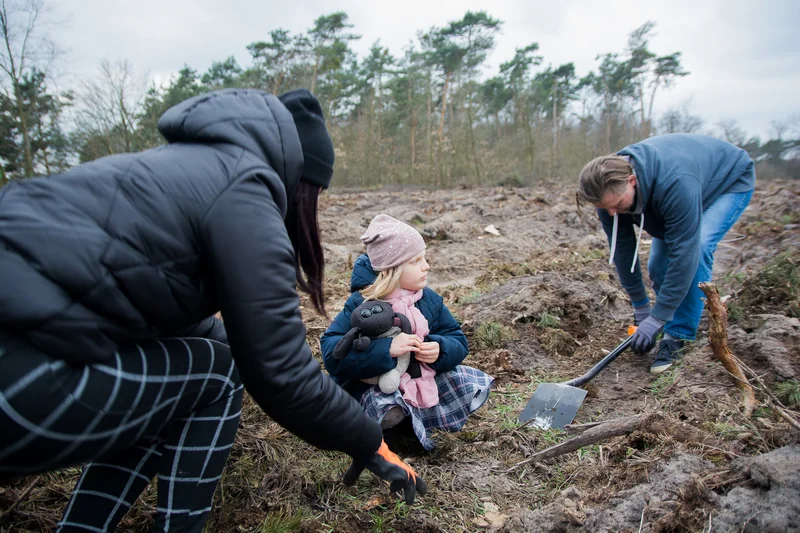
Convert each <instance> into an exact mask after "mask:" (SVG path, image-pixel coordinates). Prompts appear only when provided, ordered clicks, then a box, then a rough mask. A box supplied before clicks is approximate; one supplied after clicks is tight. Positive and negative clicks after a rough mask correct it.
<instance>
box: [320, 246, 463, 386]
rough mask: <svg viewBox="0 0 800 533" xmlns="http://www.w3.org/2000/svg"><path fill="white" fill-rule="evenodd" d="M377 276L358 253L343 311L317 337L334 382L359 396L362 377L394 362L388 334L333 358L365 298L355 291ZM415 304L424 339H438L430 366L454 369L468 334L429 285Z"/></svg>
mask: <svg viewBox="0 0 800 533" xmlns="http://www.w3.org/2000/svg"><path fill="white" fill-rule="evenodd" d="M376 277H377V275H376V274H375V271H374V270H372V265H371V264H370V262H369V258H368V257H367V256H366V255H362V256H360V257H359V258H358V259H357V260H356V264H355V266H354V267H353V275H352V276H351V278H350V291H351V292H352V294H351V295H350V297H349V298H348V299H347V302H345V304H344V309H342V312H341V313H339V314H338V315H337V317H336V319H335V320H334V321H333V323H332V324H331V325H330V327H328V330H327V331H326V332H325V334H324V335H323V336H322V338H321V339H320V345H321V346H322V357H323V360H324V362H325V368H326V369H327V370H328V372H329V373H330V375H331V376H332V377H333V379H334V380H335V381H336V382H337V383H339V384H341V385H342V386H343V387H344V388H345V389H346V390H347V391H348V392H349V393H350V394H352V395H353V396H354V397H356V398H361V395H362V394H363V393H364V391H366V390H367V389H368V388H369V387H370V385H368V384H367V383H364V382H363V381H361V379H364V378H371V377H374V376H379V375H381V374H385V373H386V372H388V371H389V370H391V369H393V368H394V367H395V366H396V365H397V359H395V358H394V357H392V356H391V355H389V347H390V346H391V344H392V339H388V338H387V339H377V340H375V341H373V342H371V343H370V346H369V349H367V350H365V351H363V352H360V351H358V350H355V349H353V350H351V351H350V353H349V354H347V355H346V356H345V357H344V358H342V359H334V358H333V349H334V348H335V347H336V344H337V343H338V342H339V340H340V339H341V338H342V337H343V336H344V335H345V333H347V332H348V331H349V330H350V315H351V314H352V313H353V310H354V309H355V308H356V307H358V306H359V305H360V304H361V302H363V301H364V297H363V296H361V293H360V292H358V291H359V290H361V289H363V288H365V287H367V286H369V285H371V284H372V283H373V282H374V281H375V278H376ZM415 306H416V307H417V308H418V309H419V310H420V311H421V312H422V314H423V316H425V319H426V320H427V321H428V329H429V330H430V333H429V334H428V336H427V337H425V341H426V342H430V341H435V342H438V343H439V359H437V360H436V362H434V363H433V364H432V365H430V366H431V368H433V369H434V370H436V371H437V372H446V371H448V370H453V369H454V368H455V367H456V366H458V365H459V364H461V362H462V361H463V360H464V358H465V357H466V356H467V353H469V348H468V346H467V337H466V336H465V335H464V333H463V332H462V331H461V326H459V324H458V322H456V319H455V318H453V315H451V314H450V311H449V310H448V309H447V306H446V305H444V300H443V299H442V297H441V296H439V295H438V294H436V292H434V291H433V290H431V289H429V288H428V287H425V288H424V289H422V298H420V299H419V300H418V301H417V303H416V304H415Z"/></svg>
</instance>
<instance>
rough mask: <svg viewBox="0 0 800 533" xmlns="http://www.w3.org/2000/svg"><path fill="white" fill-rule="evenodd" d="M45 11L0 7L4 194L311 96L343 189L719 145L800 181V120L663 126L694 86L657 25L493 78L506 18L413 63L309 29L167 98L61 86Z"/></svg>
mask: <svg viewBox="0 0 800 533" xmlns="http://www.w3.org/2000/svg"><path fill="white" fill-rule="evenodd" d="M44 2H45V0H0V32H2V36H3V37H4V41H3V44H2V45H0V46H2V48H3V49H2V50H1V51H0V74H2V75H3V78H2V92H0V111H1V113H0V162H1V163H2V167H1V168H2V176H0V182H1V183H0V184H3V183H6V182H7V181H8V180H11V179H18V178H25V177H30V176H34V175H42V174H53V173H57V172H61V171H63V170H65V169H67V168H69V167H70V166H72V165H74V164H76V163H78V162H86V161H91V160H93V159H97V158H99V157H103V156H106V155H109V154H115V153H121V152H131V151H138V150H142V149H147V148H151V147H155V146H158V145H159V144H161V143H163V142H164V140H163V138H161V136H160V134H159V133H158V131H157V128H156V124H157V121H158V119H159V117H160V116H161V115H162V114H163V113H164V111H166V110H167V109H168V108H169V107H171V106H173V105H175V104H176V103H178V102H180V101H182V100H184V99H186V98H189V97H191V96H195V95H199V94H202V93H205V92H208V91H212V90H216V89H220V88H232V87H241V88H257V89H262V90H266V91H270V92H273V93H281V92H284V91H287V90H290V89H294V88H298V87H306V88H309V89H310V90H311V91H312V92H313V93H314V94H316V95H317V96H318V98H319V99H320V101H321V102H322V104H323V107H324V110H325V113H326V116H327V119H328V124H329V128H330V130H331V133H332V136H333V138H334V142H335V147H336V157H337V164H336V181H337V185H340V186H342V185H346V186H358V187H363V186H373V185H382V184H420V185H426V186H435V187H446V186H453V185H459V184H468V185H472V184H474V185H494V184H498V183H505V184H519V185H522V184H530V183H533V182H535V181H537V180H542V179H574V177H575V176H576V175H577V173H578V171H579V170H580V168H581V166H582V165H583V164H584V163H585V162H586V161H588V160H589V159H591V158H592V157H594V156H596V155H599V154H602V153H610V152H612V151H613V150H615V149H618V148H620V147H622V146H624V145H625V144H628V143H631V142H635V141H637V140H639V139H642V138H645V137H647V136H649V135H653V134H661V133H671V132H681V131H683V132H709V131H713V133H714V134H715V135H717V136H721V137H723V138H726V139H727V140H729V141H731V142H733V143H735V144H737V145H739V146H742V147H743V148H745V149H747V150H748V151H749V152H750V153H751V155H752V156H753V157H754V158H755V159H756V160H757V161H759V165H760V166H761V167H762V169H766V170H768V172H769V173H770V174H771V175H776V176H788V177H800V164H798V158H797V151H798V146H800V140H798V138H799V137H800V128H798V126H800V120H798V118H797V117H796V116H795V117H794V119H789V120H783V121H774V122H773V130H775V133H774V135H773V138H770V139H768V140H766V141H764V142H762V141H761V139H759V138H758V137H749V136H747V135H746V133H745V132H744V131H743V130H742V129H741V128H740V127H739V126H738V125H737V124H736V122H735V121H732V120H728V121H723V122H721V123H719V124H716V125H715V128H714V129H713V130H704V127H705V125H704V123H703V121H702V119H700V118H699V117H698V116H695V115H693V114H692V113H691V110H690V108H689V106H688V104H685V105H683V106H679V107H677V108H673V109H668V110H667V111H666V112H664V113H662V114H661V115H660V116H658V117H657V116H654V110H655V109H656V106H655V102H656V99H657V97H658V96H659V95H660V94H661V93H662V92H663V91H664V90H665V89H668V88H670V87H671V86H672V85H673V84H674V82H675V81H676V80H677V79H678V78H680V77H683V76H688V75H690V73H689V72H687V71H686V70H685V69H684V67H683V65H682V62H681V52H678V51H674V52H670V53H667V54H663V55H661V54H660V53H657V52H655V51H654V50H652V49H651V39H652V37H653V36H654V32H655V23H654V22H652V21H648V22H646V23H645V24H643V25H642V26H640V27H639V28H637V29H635V30H634V31H633V32H632V33H631V34H630V35H629V38H628V42H627V46H626V47H625V48H624V49H623V50H620V51H617V52H605V53H602V54H600V55H598V56H597V64H596V67H595V68H594V69H593V70H592V71H590V72H588V73H586V74H584V75H582V76H581V75H579V74H578V73H577V72H576V69H575V66H574V64H573V63H565V64H562V65H553V64H551V63H548V62H547V61H546V60H545V57H544V56H543V55H542V53H541V51H540V50H539V45H538V43H536V42H531V43H529V44H527V45H526V46H524V47H521V48H517V49H516V51H515V53H514V55H513V57H510V58H507V60H506V61H504V62H502V63H501V64H500V66H499V68H498V69H497V71H496V72H494V73H492V74H490V75H489V76H485V75H484V74H483V72H484V70H485V67H486V65H485V64H486V59H487V56H488V54H489V53H490V52H491V51H492V49H493V48H494V45H495V39H496V36H497V34H498V32H499V31H500V29H501V27H502V24H503V23H502V21H500V20H498V19H496V18H493V17H492V16H490V15H489V14H488V13H487V12H485V11H478V12H473V11H467V12H466V13H465V14H464V16H463V18H461V19H458V20H454V21H451V22H448V23H447V24H445V25H443V26H434V27H431V28H429V29H427V30H421V31H419V32H417V34H416V36H415V38H414V39H412V40H410V41H409V44H408V45H407V46H406V47H405V48H404V50H403V51H402V54H401V55H398V56H395V55H393V54H392V53H391V52H390V51H389V50H388V49H387V48H386V47H384V46H382V45H381V43H380V41H378V42H375V43H374V44H373V45H372V46H371V48H370V51H369V53H368V54H367V55H366V57H363V58H360V57H358V56H357V55H356V54H355V53H354V51H353V50H352V45H353V43H354V42H355V41H357V40H359V39H360V38H361V37H360V36H359V35H358V34H357V33H354V32H353V25H352V24H350V23H349V19H348V15H347V14H346V13H344V12H335V13H330V14H326V15H322V16H320V17H318V18H317V19H316V20H314V22H313V25H312V26H311V27H310V28H309V29H308V30H307V31H305V32H302V33H296V34H293V33H291V32H290V31H288V30H285V29H275V30H272V31H270V32H269V35H268V36H265V37H266V38H265V40H263V41H256V42H253V43H250V44H249V45H248V46H247V51H248V53H249V64H248V65H240V64H239V63H238V62H237V60H236V59H235V58H234V56H230V57H228V58H226V59H222V60H220V61H214V62H213V63H212V65H211V66H210V67H209V68H208V70H206V71H205V72H198V71H197V70H195V69H193V68H192V67H190V66H189V65H185V66H184V67H183V68H182V69H181V70H180V71H179V72H178V73H177V74H175V75H174V76H173V77H172V78H171V79H170V80H168V81H167V82H165V83H162V84H160V85H156V84H153V83H149V84H148V81H147V80H146V78H145V77H144V76H143V75H141V74H138V73H137V72H136V70H135V69H134V67H133V66H132V65H131V64H130V62H128V61H126V60H117V61H110V60H103V61H102V62H101V63H100V66H99V68H98V71H97V74H96V76H95V77H93V78H91V79H87V80H83V81H82V82H81V83H80V84H79V85H78V86H77V87H75V88H73V89H72V90H69V91H56V90H53V89H51V86H52V85H53V77H52V75H51V73H50V69H49V66H50V65H52V63H53V61H54V60H55V59H57V56H58V51H59V47H58V44H57V43H54V42H51V41H49V40H48V37H47V36H46V35H47V32H46V31H45V28H44V27H43V25H44V22H43V20H44V18H43V17H44V15H45V12H46V8H47V6H46V5H45V3H44Z"/></svg>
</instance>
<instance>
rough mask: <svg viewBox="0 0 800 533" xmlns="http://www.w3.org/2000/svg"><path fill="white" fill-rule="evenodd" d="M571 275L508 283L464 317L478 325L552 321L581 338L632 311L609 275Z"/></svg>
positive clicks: (476, 302)
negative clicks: (609, 318) (601, 322)
mask: <svg viewBox="0 0 800 533" xmlns="http://www.w3.org/2000/svg"><path fill="white" fill-rule="evenodd" d="M587 278H589V276H587V275H581V274H575V273H569V272H564V273H560V272H543V273H541V274H536V275H534V276H522V277H517V278H513V279H511V280H509V281H508V282H507V283H505V284H503V285H501V286H499V287H496V288H495V289H493V290H492V291H491V292H489V293H487V294H485V295H482V296H480V297H478V298H476V299H475V300H474V301H473V302H472V303H470V304H469V305H467V306H466V307H465V309H464V316H465V318H467V319H468V320H470V321H471V322H473V323H475V324H481V323H484V322H499V323H501V324H505V325H513V324H516V323H518V322H522V323H529V322H536V323H540V322H542V321H545V322H547V321H548V320H551V321H553V322H554V324H560V327H562V328H567V329H572V330H575V331H574V334H576V335H577V336H579V337H580V336H582V335H581V332H582V331H583V330H585V329H586V328H591V327H593V326H595V324H596V322H597V319H599V318H601V317H602V318H605V317H607V316H608V315H610V314H623V313H629V312H630V304H629V303H628V299H627V297H626V296H625V295H624V294H623V293H622V292H621V291H620V290H619V289H618V288H617V287H615V286H614V285H612V284H611V282H610V281H609V280H608V277H607V276H603V277H601V278H600V279H597V278H595V279H587Z"/></svg>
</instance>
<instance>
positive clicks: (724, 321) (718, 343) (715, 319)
mask: <svg viewBox="0 0 800 533" xmlns="http://www.w3.org/2000/svg"><path fill="white" fill-rule="evenodd" d="M700 290H702V291H703V293H705V295H706V307H707V309H708V315H709V323H708V338H709V340H710V341H711V348H712V349H713V350H714V355H715V356H716V357H717V359H719V360H720V361H721V362H722V364H723V366H724V367H725V369H726V370H727V371H728V372H729V373H730V374H731V375H732V376H733V377H734V378H736V386H737V387H739V389H740V390H741V391H742V403H743V404H744V414H745V416H746V417H748V418H750V416H751V415H752V414H753V409H755V407H756V403H757V402H756V395H755V392H754V391H753V387H752V386H751V385H750V382H748V381H747V377H745V375H744V372H743V371H742V367H741V366H740V365H739V363H738V362H737V360H736V358H735V357H734V355H733V353H731V350H730V348H728V309H727V308H726V307H725V304H723V303H722V301H721V300H720V297H719V291H718V290H717V286H716V285H714V284H713V283H701V284H700Z"/></svg>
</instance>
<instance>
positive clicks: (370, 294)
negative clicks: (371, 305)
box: [361, 265, 403, 300]
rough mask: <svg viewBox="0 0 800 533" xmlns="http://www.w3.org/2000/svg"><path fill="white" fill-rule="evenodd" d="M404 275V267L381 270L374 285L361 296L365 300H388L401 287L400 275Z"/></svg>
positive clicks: (362, 292) (363, 291)
mask: <svg viewBox="0 0 800 533" xmlns="http://www.w3.org/2000/svg"><path fill="white" fill-rule="evenodd" d="M402 273H403V265H398V266H396V267H392V268H387V269H386V270H381V271H380V272H378V277H377V278H376V279H375V281H373V282H372V285H370V286H369V287H367V288H365V289H363V290H362V291H361V295H362V296H363V297H364V299H365V300H382V299H383V298H386V297H387V296H388V295H389V294H391V293H392V291H393V290H395V289H396V288H397V287H398V286H399V285H400V275H401V274H402Z"/></svg>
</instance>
